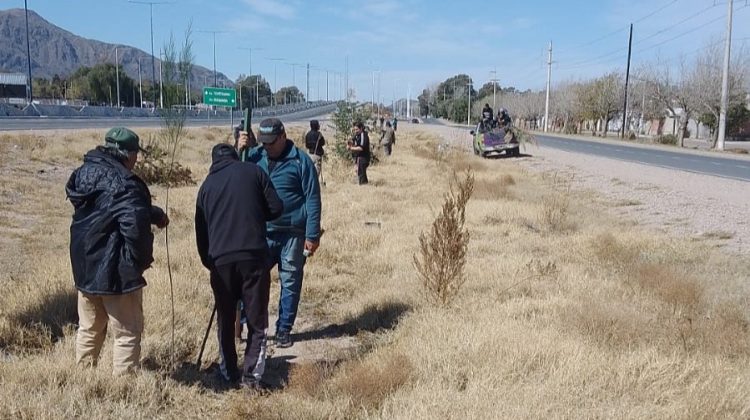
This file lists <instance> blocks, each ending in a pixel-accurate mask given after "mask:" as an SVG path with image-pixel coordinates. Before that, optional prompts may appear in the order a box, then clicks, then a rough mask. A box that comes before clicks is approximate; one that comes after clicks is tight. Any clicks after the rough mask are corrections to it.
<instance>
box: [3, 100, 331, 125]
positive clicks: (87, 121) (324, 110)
mask: <svg viewBox="0 0 750 420" xmlns="http://www.w3.org/2000/svg"><path fill="white" fill-rule="evenodd" d="M334 109H335V106H325V107H320V108H313V109H307V110H304V111H300V112H295V113H291V114H285V115H276V116H275V117H276V118H278V119H280V120H281V121H283V122H294V121H300V120H305V119H310V118H315V117H319V116H321V115H325V114H328V113H330V112H332V111H333V110H334ZM262 118H265V117H258V116H256V117H254V119H253V122H254V123H259V122H260V120H261V119H262ZM238 122H239V120H238V119H235V120H234V123H235V124H237V123H238ZM117 125H124V126H127V127H160V126H161V125H162V120H161V119H160V118H157V117H153V118H80V117H75V118H74V117H25V118H0V131H22V130H80V129H89V128H110V127H114V126H117ZM185 125H186V126H188V127H206V126H209V125H210V126H212V127H229V126H230V119H229V118H223V119H211V120H209V119H207V118H194V119H193V118H191V119H188V120H187V121H186V122H185Z"/></svg>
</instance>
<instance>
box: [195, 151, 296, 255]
mask: <svg viewBox="0 0 750 420" xmlns="http://www.w3.org/2000/svg"><path fill="white" fill-rule="evenodd" d="M283 211H284V204H283V203H282V201H281V199H279V196H278V195H277V194H276V190H275V189H274V186H273V184H272V183H271V181H270V180H269V179H268V176H267V175H266V174H265V172H263V171H262V170H261V169H260V168H259V167H258V166H257V165H255V164H251V163H244V162H240V161H239V160H238V158H237V153H236V152H234V149H233V148H232V147H231V146H229V145H223V144H222V145H217V146H215V147H214V151H213V153H212V164H211V169H210V170H209V173H208V176H207V177H206V179H205V181H203V185H201V188H200V190H199V191H198V198H197V200H196V204H195V239H196V241H197V246H198V254H200V257H201V262H202V263H203V265H204V266H205V267H206V268H209V269H213V268H214V267H215V266H216V265H223V264H229V263H232V262H237V261H243V260H254V259H257V258H258V257H259V256H265V255H266V254H267V252H268V244H267V243H266V221H269V220H273V219H276V218H277V217H279V216H280V215H281V213H282V212H283Z"/></svg>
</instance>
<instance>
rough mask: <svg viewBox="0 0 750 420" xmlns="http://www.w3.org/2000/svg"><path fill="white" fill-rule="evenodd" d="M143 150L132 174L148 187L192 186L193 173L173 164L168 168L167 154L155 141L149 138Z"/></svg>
mask: <svg viewBox="0 0 750 420" xmlns="http://www.w3.org/2000/svg"><path fill="white" fill-rule="evenodd" d="M143 149H144V150H145V152H144V153H142V156H140V158H139V159H138V162H137V163H136V164H135V168H134V169H133V172H135V173H136V174H137V175H138V176H139V177H141V179H142V180H143V181H144V182H145V183H146V184H149V185H153V184H157V185H163V186H169V187H179V186H184V185H194V184H195V181H194V180H193V173H192V172H191V171H190V168H186V167H184V166H182V165H180V163H179V162H174V164H173V165H172V167H171V168H170V164H169V154H168V153H167V151H166V150H165V149H164V148H162V147H161V146H160V145H159V143H158V142H157V141H154V140H153V139H151V138H149V139H148V140H147V141H146V144H145V147H144V148H143Z"/></svg>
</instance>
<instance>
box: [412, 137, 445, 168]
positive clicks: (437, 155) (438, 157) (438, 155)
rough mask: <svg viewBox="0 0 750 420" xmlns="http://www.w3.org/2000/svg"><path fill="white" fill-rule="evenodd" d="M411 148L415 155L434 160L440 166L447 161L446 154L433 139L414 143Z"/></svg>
mask: <svg viewBox="0 0 750 420" xmlns="http://www.w3.org/2000/svg"><path fill="white" fill-rule="evenodd" d="M411 150H412V154H413V155H414V156H416V157H419V158H422V159H427V160H429V161H432V162H434V163H435V164H436V165H438V166H440V165H442V164H443V163H444V162H445V154H444V153H443V152H442V150H440V148H439V147H438V145H437V144H435V143H433V142H431V141H428V142H425V143H422V144H412V146H411Z"/></svg>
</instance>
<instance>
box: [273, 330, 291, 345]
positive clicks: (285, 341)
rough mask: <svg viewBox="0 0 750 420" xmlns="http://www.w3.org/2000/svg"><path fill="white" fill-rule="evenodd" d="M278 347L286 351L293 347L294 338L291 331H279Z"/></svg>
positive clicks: (277, 334) (277, 336)
mask: <svg viewBox="0 0 750 420" xmlns="http://www.w3.org/2000/svg"><path fill="white" fill-rule="evenodd" d="M276 347H279V348H282V349H285V348H287V347H292V336H291V335H290V334H289V331H279V332H277V333H276Z"/></svg>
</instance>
